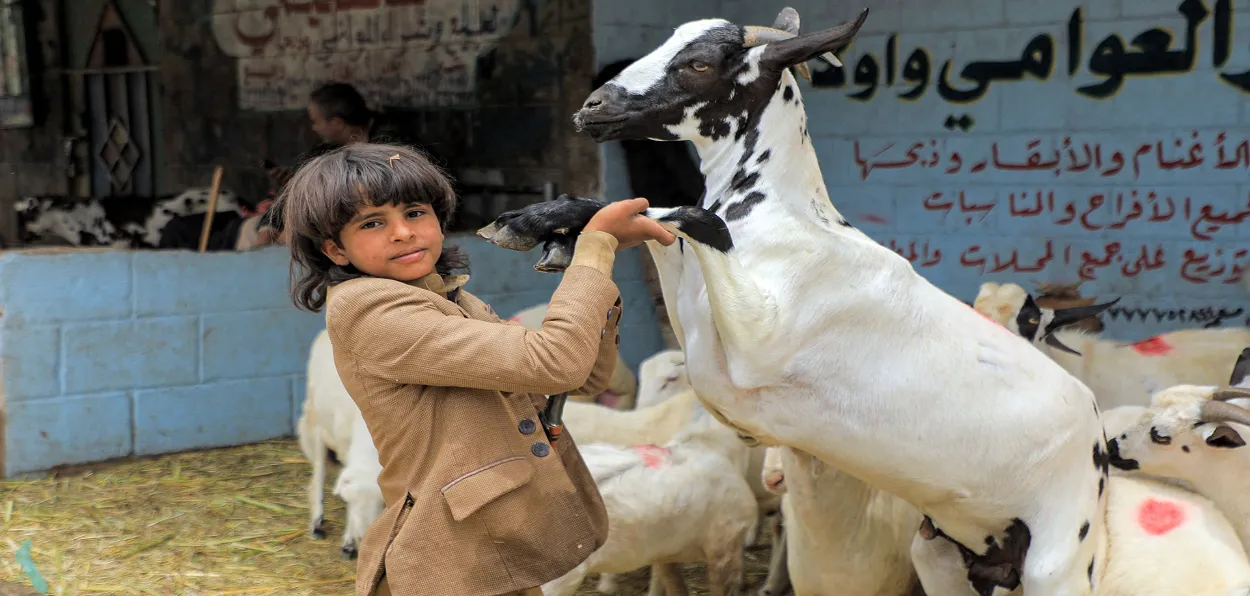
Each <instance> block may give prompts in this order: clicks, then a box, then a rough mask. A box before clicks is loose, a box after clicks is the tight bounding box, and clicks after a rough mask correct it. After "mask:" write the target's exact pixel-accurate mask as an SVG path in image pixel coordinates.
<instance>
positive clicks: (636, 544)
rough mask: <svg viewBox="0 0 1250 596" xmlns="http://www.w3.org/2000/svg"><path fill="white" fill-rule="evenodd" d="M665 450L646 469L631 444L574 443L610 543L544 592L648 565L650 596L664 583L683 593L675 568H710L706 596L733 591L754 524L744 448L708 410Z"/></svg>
mask: <svg viewBox="0 0 1250 596" xmlns="http://www.w3.org/2000/svg"><path fill="white" fill-rule="evenodd" d="M664 448H665V449H666V450H667V451H668V453H667V454H665V455H664V457H663V461H662V463H660V465H658V466H656V467H648V466H647V465H646V462H645V459H644V458H643V456H642V455H641V454H640V453H639V452H638V451H637V450H635V449H632V448H630V447H620V446H615V445H606V444H602V443H592V444H582V445H580V446H579V450H580V452H581V454H582V457H583V459H585V461H586V465H587V467H588V468H589V470H590V473H591V475H592V476H593V477H594V479H595V484H596V485H597V486H598V489H599V493H600V495H602V497H603V501H604V504H605V506H606V507H607V511H608V528H609V529H608V539H607V542H605V543H604V544H603V546H601V547H600V548H599V549H598V550H596V551H595V552H594V553H591V555H590V557H588V558H587V559H586V560H585V561H583V562H582V564H580V565H578V566H577V567H576V568H574V569H573V570H571V571H569V573H567V574H565V575H564V576H561V577H560V578H557V579H555V580H552V581H551V582H548V583H547V584H544V585H543V587H542V590H543V594H544V595H546V596H569V595H571V594H573V593H574V591H575V590H576V589H577V587H578V586H579V585H581V583H582V581H583V579H584V578H585V577H586V575H587V574H590V573H625V572H628V571H632V570H634V569H638V568H640V567H643V566H647V565H652V574H653V576H652V577H653V584H652V593H653V594H657V595H658V594H659V585H660V582H661V581H663V582H665V588H666V589H668V590H669V593H674V590H678V589H679V590H680V591H677V592H676V593H684V586H681V584H680V582H681V578H680V574H677V573H675V569H674V568H673V564H677V563H696V562H706V563H707V572H708V587H709V590H710V593H711V594H714V595H717V596H724V595H728V594H737V590H738V589H739V587H740V585H741V581H742V575H741V574H742V549H743V541H744V539H745V536H746V533H747V531H748V530H749V529H750V527H751V526H752V525H753V524H754V523H755V521H756V502H755V496H754V495H753V494H752V492H751V488H750V486H748V484H747V481H746V479H745V478H744V476H743V470H744V469H745V467H746V459H747V456H748V454H747V448H746V447H745V446H744V445H743V444H742V443H741V442H740V441H739V440H738V439H737V437H736V436H735V434H734V433H733V431H731V430H729V429H727V428H725V427H724V426H722V425H720V424H719V423H717V422H716V421H715V420H713V419H711V417H709V416H708V415H707V414H706V413H703V414H702V415H700V416H696V418H695V419H694V420H693V421H692V422H691V423H690V425H689V426H687V427H686V428H685V429H683V430H682V431H681V432H680V433H679V434H678V435H677V437H675V438H674V439H673V440H672V441H670V442H669V443H667V444H666V445H665V446H664ZM675 586H677V587H675Z"/></svg>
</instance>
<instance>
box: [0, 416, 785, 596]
mask: <svg viewBox="0 0 1250 596" xmlns="http://www.w3.org/2000/svg"><path fill="white" fill-rule="evenodd" d="M337 475H338V468H337V466H335V465H331V466H330V467H329V469H328V470H327V474H326V476H327V485H326V488H325V496H326V499H325V510H326V512H325V518H326V533H327V537H326V539H325V540H311V539H309V537H308V536H307V532H306V527H307V516H308V513H307V511H308V509H307V496H306V491H307V482H308V478H309V466H308V463H307V461H305V460H304V458H303V457H302V455H301V454H300V451H299V447H298V446H297V445H296V443H295V441H294V440H293V439H287V440H277V441H268V442H265V443H260V444H256V445H248V446H243V447H235V448H229V449H212V450H204V451H196V452H188V453H181V454H173V455H167V456H162V457H157V458H145V459H141V460H129V461H121V462H111V463H107V464H100V465H92V466H83V467H79V468H76V469H72V470H63V471H59V472H57V473H55V474H53V475H51V476H49V477H47V478H39V479H32V480H11V481H0V593H8V591H7V590H6V589H5V588H9V587H10V586H8V585H6V584H5V583H4V582H16V583H18V584H21V585H24V586H31V585H32V580H31V578H30V576H29V575H27V574H26V571H25V570H28V569H30V566H31V564H33V566H34V570H35V573H36V574H37V576H38V577H39V578H40V579H42V580H44V581H46V582H47V587H48V591H47V592H46V593H48V594H149V595H160V596H164V595H171V596H172V595H178V596H183V595H201V594H220V595H225V594H282V595H284V596H285V595H291V596H299V595H314V594H315V595H322V594H325V595H330V594H335V595H348V594H352V587H353V582H354V577H355V562H354V561H347V560H342V559H340V558H339V541H340V539H341V537H342V529H343V505H342V501H340V500H339V499H338V497H335V496H334V495H333V494H332V493H331V491H330V489H331V488H332V486H333V481H334V479H335V478H336V477H337ZM763 534H765V535H764V536H761V540H760V544H758V545H756V546H754V547H752V548H750V549H748V551H747V553H746V580H747V583H746V586H745V587H744V591H743V594H744V595H749V594H754V593H755V592H756V591H757V590H758V589H759V587H760V586H761V585H762V584H763V582H764V577H765V576H766V575H767V572H768V558H769V555H770V552H771V549H770V546H769V545H768V537H767V536H766V534H767V532H766V531H765V532H763ZM685 576H686V582H687V585H688V586H689V588H690V591H691V594H707V588H706V581H705V576H704V575H703V567H702V566H701V565H689V566H687V568H686V569H685ZM648 577H649V572H648V571H647V570H646V569H642V570H639V571H635V572H633V573H630V574H626V575H623V576H621V577H620V578H619V580H620V586H621V589H620V591H619V592H617V594H619V595H620V596H634V595H641V594H645V593H646V591H647V584H648ZM596 579H597V578H595V577H592V578H590V579H588V580H587V581H586V583H585V584H584V585H583V586H582V587H581V589H580V590H578V592H577V594H578V596H590V595H593V594H598V592H596V591H595V589H594V586H595V581H596Z"/></svg>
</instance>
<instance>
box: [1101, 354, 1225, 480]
mask: <svg viewBox="0 0 1250 596" xmlns="http://www.w3.org/2000/svg"><path fill="white" fill-rule="evenodd" d="M1228 384H1229V386H1228V387H1220V388H1217V387H1210V386H1196V385H1177V386H1174V387H1169V388H1167V389H1164V390H1162V391H1160V392H1158V393H1156V394H1154V396H1153V397H1152V398H1151V403H1150V407H1149V408H1145V409H1143V410H1142V411H1141V413H1140V414H1139V415H1138V416H1137V417H1136V419H1135V420H1133V422H1132V423H1131V424H1129V425H1128V426H1126V427H1125V428H1123V429H1115V431H1116V432H1118V434H1117V435H1116V436H1115V437H1114V438H1112V439H1111V441H1110V444H1109V445H1108V447H1109V451H1110V452H1111V465H1113V466H1115V467H1117V468H1120V469H1122V470H1141V471H1142V472H1145V473H1147V474H1152V475H1157V476H1164V477H1168V478H1179V479H1181V480H1184V481H1186V482H1189V483H1191V484H1193V485H1194V486H1195V487H1198V485H1200V484H1203V481H1204V479H1206V480H1210V479H1211V478H1209V477H1210V476H1212V475H1215V474H1217V470H1213V469H1211V465H1220V463H1222V462H1227V463H1228V465H1233V466H1238V468H1240V467H1241V466H1244V464H1245V461H1244V459H1241V460H1229V459H1228V458H1230V457H1238V456H1240V457H1242V458H1244V457H1245V455H1244V453H1243V452H1241V451H1239V450H1238V449H1239V448H1240V447H1244V446H1245V444H1246V441H1245V438H1244V436H1243V432H1244V429H1245V428H1246V427H1250V410H1247V409H1246V408H1245V407H1243V406H1244V405H1245V404H1247V403H1250V348H1245V349H1243V350H1242V351H1241V354H1240V355H1239V356H1238V357H1237V361H1236V362H1235V363H1234V365H1233V373H1232V375H1231V376H1230V377H1229V380H1228ZM1234 400H1236V401H1240V402H1241V405H1238V404H1233V403H1231V402H1232V401H1234ZM1243 400H1245V401H1243ZM1234 425H1236V426H1240V427H1242V430H1238V429H1237V428H1234ZM1212 458H1213V459H1212ZM1226 469H1227V470H1232V469H1234V468H1226ZM1199 490H1201V489H1199Z"/></svg>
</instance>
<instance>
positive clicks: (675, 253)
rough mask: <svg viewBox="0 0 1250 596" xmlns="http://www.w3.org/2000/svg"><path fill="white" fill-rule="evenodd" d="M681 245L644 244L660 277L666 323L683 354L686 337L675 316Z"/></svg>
mask: <svg viewBox="0 0 1250 596" xmlns="http://www.w3.org/2000/svg"><path fill="white" fill-rule="evenodd" d="M682 244H683V243H681V242H674V243H673V244H671V245H669V246H664V245H663V244H660V243H659V242H656V241H654V240H648V241H647V242H646V245H647V251H648V252H649V253H651V260H652V261H655V270H656V273H657V274H659V277H660V293H661V294H662V295H663V296H664V310H666V311H667V312H668V322H669V325H671V326H672V328H673V335H675V336H676V337H677V346H678V347H680V348H681V349H682V351H683V352H684V351H685V349H686V335H685V332H684V331H683V330H682V326H681V318H680V317H678V316H677V288H678V285H679V284H680V283H681V274H682V270H683V265H682V250H683V246H682Z"/></svg>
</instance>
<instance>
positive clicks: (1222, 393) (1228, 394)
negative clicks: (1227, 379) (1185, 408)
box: [1211, 387, 1250, 401]
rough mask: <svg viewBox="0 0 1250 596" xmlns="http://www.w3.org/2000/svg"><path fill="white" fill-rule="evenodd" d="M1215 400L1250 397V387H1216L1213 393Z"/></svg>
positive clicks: (1212, 396) (1212, 397)
mask: <svg viewBox="0 0 1250 596" xmlns="http://www.w3.org/2000/svg"><path fill="white" fill-rule="evenodd" d="M1211 399H1212V400H1213V401H1228V400H1230V399H1250V389H1242V388H1241V387H1224V388H1222V389H1216V390H1215V393H1213V394H1211Z"/></svg>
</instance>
